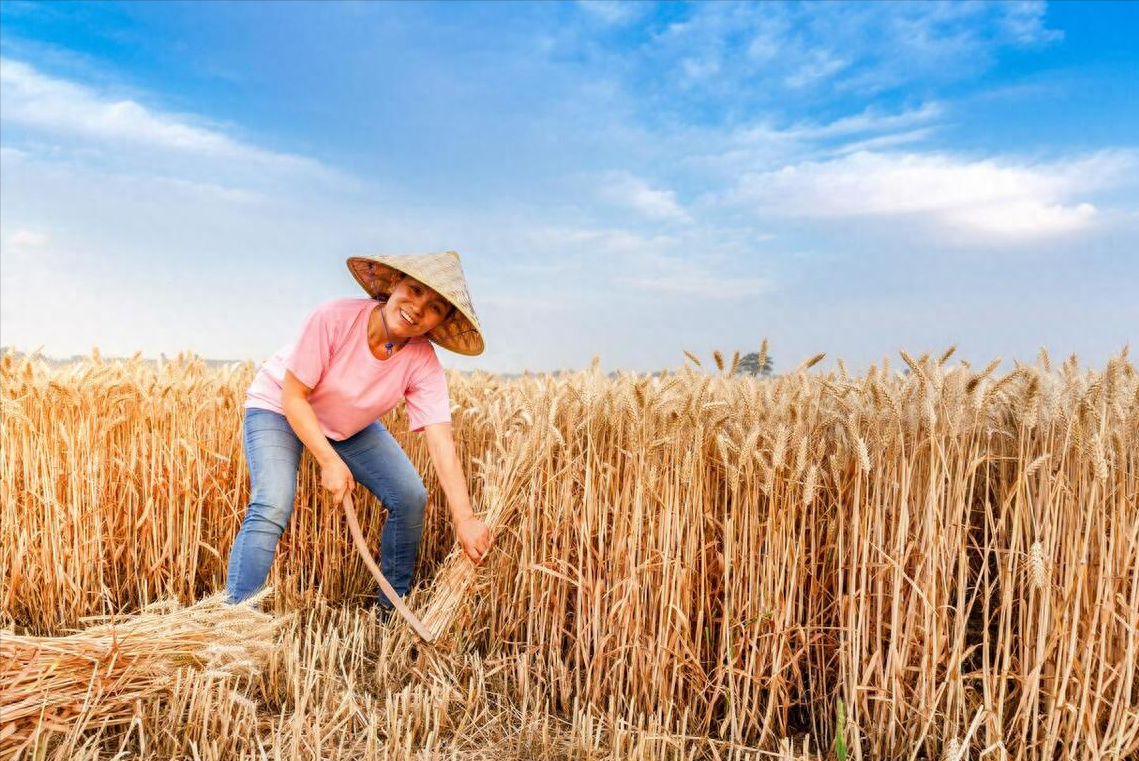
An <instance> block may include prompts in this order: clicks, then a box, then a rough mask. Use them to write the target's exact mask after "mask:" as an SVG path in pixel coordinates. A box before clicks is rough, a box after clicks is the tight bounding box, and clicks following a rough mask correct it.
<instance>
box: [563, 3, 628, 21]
mask: <svg viewBox="0 0 1139 761" xmlns="http://www.w3.org/2000/svg"><path fill="white" fill-rule="evenodd" d="M577 5H578V7H579V8H581V9H582V10H584V11H585V12H586V13H588V14H589V15H590V16H593V17H594V18H596V19H598V20H600V21H602V22H604V23H606V24H624V23H626V22H628V21H631V20H632V19H634V18H636V16H637V15H639V14H640V9H639V8H638V7H637V6H638V5H639V4H638V3H631V2H624V1H623V0H578V2H577Z"/></svg>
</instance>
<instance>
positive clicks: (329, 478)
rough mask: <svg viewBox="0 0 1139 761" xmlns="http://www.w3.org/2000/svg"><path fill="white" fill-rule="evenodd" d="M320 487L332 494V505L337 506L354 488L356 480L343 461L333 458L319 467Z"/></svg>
mask: <svg viewBox="0 0 1139 761" xmlns="http://www.w3.org/2000/svg"><path fill="white" fill-rule="evenodd" d="M320 485H321V486H323V487H324V488H325V489H328V490H329V491H330V492H332V504H334V505H339V504H340V502H341V501H342V500H343V499H344V495H345V494H348V493H350V492H351V491H352V490H353V489H355V488H356V480H355V479H354V478H352V471H350V470H349V469H348V466H347V465H345V464H344V460H341V459H340V457H335V458H333V459H330V460H328V461H327V462H325V463H324V464H323V465H322V466H321V467H320Z"/></svg>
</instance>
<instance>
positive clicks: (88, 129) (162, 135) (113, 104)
mask: <svg viewBox="0 0 1139 761" xmlns="http://www.w3.org/2000/svg"><path fill="white" fill-rule="evenodd" d="M0 104H2V105H0V120H2V121H4V122H8V123H9V124H18V125H23V126H26V127H31V128H34V129H36V130H38V131H40V132H43V133H50V134H56V135H63V136H70V137H80V138H86V139H90V140H94V141H97V142H100V143H111V144H117V145H121V146H132V145H133V146H144V147H148V148H153V149H158V150H162V151H167V152H174V153H178V154H184V155H186V156H197V157H205V158H210V159H220V160H231V161H233V160H236V161H242V162H250V163H254V164H261V165H270V166H275V167H279V168H286V169H302V170H312V171H323V168H322V167H321V166H320V164H319V163H318V162H315V161H313V160H312V159H308V158H304V157H300V156H293V155H289V154H285V153H277V152H273V151H267V150H264V149H262V148H258V147H256V146H253V145H250V144H248V143H243V142H241V141H239V140H235V139H234V138H232V137H230V136H228V135H226V134H224V133H223V132H220V131H218V130H216V129H212V128H209V127H206V126H201V125H198V124H194V123H193V122H192V120H191V118H190V117H187V116H184V115H175V114H169V113H164V112H162V111H158V110H155V109H151V108H148V107H146V106H144V105H142V104H140V103H138V102H136V101H134V100H130V99H115V98H110V97H107V96H106V95H104V94H102V93H99V92H97V91H96V90H94V89H92V88H89V87H86V86H84V85H82V84H78V83H75V82H70V81H67V80H63V79H57V78H55V77H51V76H48V75H46V74H43V73H41V72H39V71H37V70H36V69H35V68H34V67H32V66H29V65H28V64H26V63H23V62H21V61H16V60H12V59H9V58H0Z"/></svg>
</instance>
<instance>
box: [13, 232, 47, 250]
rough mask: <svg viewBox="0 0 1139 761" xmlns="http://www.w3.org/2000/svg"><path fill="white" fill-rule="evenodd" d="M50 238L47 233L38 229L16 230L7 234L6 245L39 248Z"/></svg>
mask: <svg viewBox="0 0 1139 761" xmlns="http://www.w3.org/2000/svg"><path fill="white" fill-rule="evenodd" d="M50 240H51V238H50V237H49V236H48V234H47V233H44V232H40V231H38V230H17V231H16V232H14V233H12V234H11V235H10V236H8V245H9V246H12V247H14V248H41V247H43V246H46V245H47V244H48V242H49V241H50Z"/></svg>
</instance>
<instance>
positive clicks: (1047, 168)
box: [733, 150, 1139, 241]
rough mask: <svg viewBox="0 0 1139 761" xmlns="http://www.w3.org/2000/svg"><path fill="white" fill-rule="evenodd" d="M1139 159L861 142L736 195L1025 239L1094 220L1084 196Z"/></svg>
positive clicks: (803, 211) (808, 212)
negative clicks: (1044, 157)
mask: <svg viewBox="0 0 1139 761" xmlns="http://www.w3.org/2000/svg"><path fill="white" fill-rule="evenodd" d="M1137 158H1139V154H1137V153H1136V152H1135V151H1128V150H1123V151H1105V152H1100V153H1096V154H1093V155H1091V156H1086V157H1082V158H1073V159H1068V160H1064V161H1060V162H1052V163H1029V162H1017V161H1015V160H1012V159H1007V158H995V159H983V160H971V159H966V158H961V157H958V156H954V155H950V154H917V153H907V154H890V153H872V152H868V151H860V152H857V153H853V154H850V155H848V156H844V157H842V158H837V159H834V160H830V161H807V162H803V163H800V164H796V165H792V166H786V167H783V168H782V169H779V170H775V171H770V172H762V173H754V174H749V175H747V176H745V177H743V178H742V179H741V180H740V182H739V184H738V186H737V188H736V189H735V191H734V194H733V196H734V199H735V200H736V201H738V202H741V203H744V204H747V205H748V206H749V207H751V208H752V209H754V210H755V211H756V212H758V213H762V214H765V215H776V216H797V217H810V218H822V219H825V218H844V217H845V218H852V217H887V216H894V217H901V216H908V217H911V218H914V217H916V218H924V219H926V220H927V221H930V222H934V223H936V224H939V225H941V226H943V227H947V228H950V229H953V228H956V229H965V230H968V231H972V232H974V233H976V234H979V235H984V236H986V237H987V239H989V240H992V241H997V240H1002V239H1003V240H1008V241H1020V240H1028V239H1034V238H1041V237H1049V236H1054V235H1059V234H1063V233H1069V232H1073V231H1076V230H1080V229H1083V228H1085V227H1087V226H1089V225H1090V224H1091V223H1092V221H1093V220H1094V218H1095V216H1096V208H1095V206H1094V205H1093V204H1092V203H1090V202H1089V200H1087V198H1086V197H1081V196H1086V195H1087V194H1090V193H1093V192H1094V191H1098V190H1102V189H1105V188H1110V187H1113V186H1115V185H1117V184H1119V183H1120V182H1121V181H1123V180H1124V179H1125V178H1127V177H1128V176H1129V175H1130V173H1131V172H1133V171H1134V169H1135V167H1136V165H1137V164H1139V160H1137Z"/></svg>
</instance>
